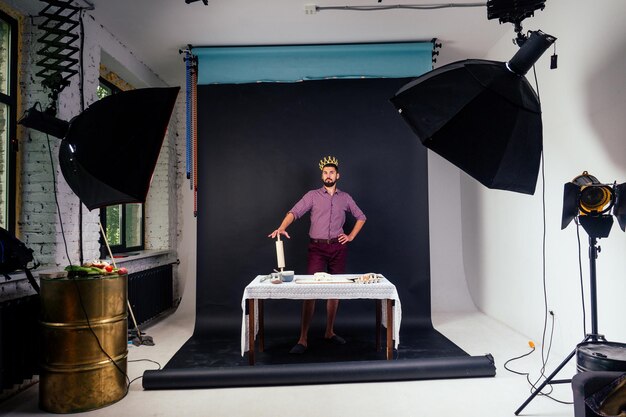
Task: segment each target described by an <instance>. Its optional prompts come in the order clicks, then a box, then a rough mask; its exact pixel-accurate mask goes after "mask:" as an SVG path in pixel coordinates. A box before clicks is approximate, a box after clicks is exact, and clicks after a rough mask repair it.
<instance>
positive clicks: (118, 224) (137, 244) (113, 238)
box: [96, 78, 144, 257]
mask: <svg viewBox="0 0 626 417" xmlns="http://www.w3.org/2000/svg"><path fill="white" fill-rule="evenodd" d="M120 91H122V90H121V89H120V88H119V87H117V86H115V85H114V84H112V83H110V82H108V81H107V80H105V79H104V78H100V84H99V85H98V87H97V92H96V93H97V95H98V98H99V99H102V98H104V97H107V96H109V95H111V94H116V93H119V92H120ZM143 219H144V207H143V204H119V205H116V206H108V207H105V208H103V209H101V210H100V223H101V224H102V227H103V228H104V231H105V233H106V237H107V240H108V241H109V245H110V246H111V251H112V252H113V253H123V252H131V251H135V250H141V249H143V248H144V245H143V238H144V222H143ZM100 254H101V256H103V257H104V256H107V255H108V251H107V248H106V245H105V244H104V242H102V245H101V247H100Z"/></svg>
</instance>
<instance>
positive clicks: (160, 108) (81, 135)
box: [59, 87, 180, 210]
mask: <svg viewBox="0 0 626 417" xmlns="http://www.w3.org/2000/svg"><path fill="white" fill-rule="evenodd" d="M179 89H180V88H179V87H172V88H145V89H138V90H130V91H125V92H122V93H119V94H114V95H111V96H108V97H105V98H103V99H102V100H99V101H97V102H95V103H94V104H92V105H91V106H90V107H89V108H88V109H87V110H85V111H84V112H83V113H81V114H80V115H79V116H77V117H76V118H75V119H74V120H72V121H71V122H70V127H69V130H68V133H67V135H66V137H65V139H64V140H63V141H62V142H61V147H60V150H59V162H60V165H61V171H62V172H63V176H64V177H65V180H66V181H67V183H68V184H69V186H70V188H71V189H72V191H74V193H76V195H77V196H78V197H79V198H80V200H81V201H82V202H83V203H84V204H85V206H87V208H88V209H89V210H93V209H94V208H100V207H106V206H110V205H114V204H125V203H143V202H145V200H146V196H147V194H148V188H149V187H150V181H151V179H152V174H153V172H154V168H155V166H156V163H157V159H158V156H159V152H160V150H161V146H162V144H163V138H164V137H165V132H166V129H167V125H168V122H169V119H170V116H171V114H172V110H173V108H174V104H175V102H176V97H177V95H178V91H179Z"/></svg>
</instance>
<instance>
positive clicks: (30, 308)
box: [0, 294, 41, 390]
mask: <svg viewBox="0 0 626 417" xmlns="http://www.w3.org/2000/svg"><path fill="white" fill-rule="evenodd" d="M39 335H40V332H39V295H37V294H35V295H29V296H27V297H22V298H18V299H15V300H7V301H3V302H2V303H0V390H4V389H9V388H12V387H13V386H14V385H15V384H21V383H22V382H24V380H26V379H31V378H32V377H33V375H38V374H39V362H40V358H41V352H40V346H41V343H40V336H39Z"/></svg>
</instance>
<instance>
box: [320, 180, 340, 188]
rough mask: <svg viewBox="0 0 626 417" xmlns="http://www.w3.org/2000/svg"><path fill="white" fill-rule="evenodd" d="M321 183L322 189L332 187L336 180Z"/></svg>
mask: <svg viewBox="0 0 626 417" xmlns="http://www.w3.org/2000/svg"><path fill="white" fill-rule="evenodd" d="M322 183H324V187H332V186H333V185H335V184H337V180H335V181H324V180H322Z"/></svg>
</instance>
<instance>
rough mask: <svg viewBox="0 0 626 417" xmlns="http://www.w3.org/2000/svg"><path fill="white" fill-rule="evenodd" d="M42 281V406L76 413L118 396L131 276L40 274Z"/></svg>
mask: <svg viewBox="0 0 626 417" xmlns="http://www.w3.org/2000/svg"><path fill="white" fill-rule="evenodd" d="M40 284H41V332H42V342H43V349H42V350H43V361H42V362H43V363H42V370H41V375H40V379H39V407H40V408H41V409H43V410H45V411H50V412H53V413H76V412H81V411H88V410H94V409H97V408H101V407H105V406H107V405H110V404H112V403H114V402H116V401H119V400H120V399H121V398H123V397H124V395H125V394H126V376H125V375H126V362H127V355H128V319H127V309H126V306H127V288H128V276H127V275H103V276H97V277H89V278H87V277H85V278H54V279H50V278H41V279H40ZM96 337H97V339H96ZM103 351H104V352H103ZM105 352H106V354H105Z"/></svg>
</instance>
